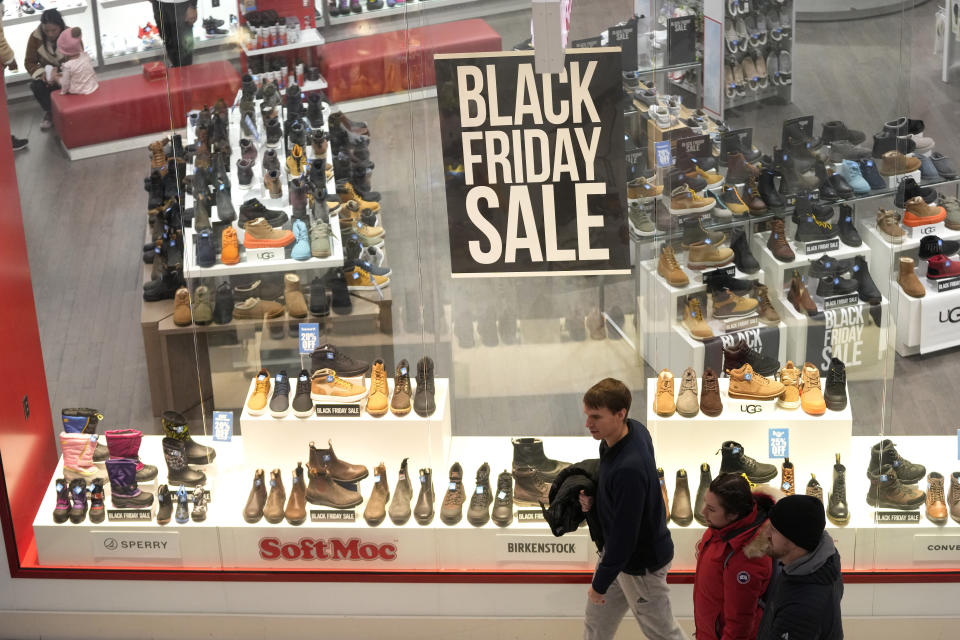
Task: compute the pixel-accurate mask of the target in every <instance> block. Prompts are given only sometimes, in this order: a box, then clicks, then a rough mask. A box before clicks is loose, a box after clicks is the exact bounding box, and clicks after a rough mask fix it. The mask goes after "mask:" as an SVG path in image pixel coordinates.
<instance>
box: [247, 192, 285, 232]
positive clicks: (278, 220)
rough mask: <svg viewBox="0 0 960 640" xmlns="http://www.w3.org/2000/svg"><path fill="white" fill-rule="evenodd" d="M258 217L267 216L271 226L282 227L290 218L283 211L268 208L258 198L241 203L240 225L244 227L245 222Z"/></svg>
mask: <svg viewBox="0 0 960 640" xmlns="http://www.w3.org/2000/svg"><path fill="white" fill-rule="evenodd" d="M257 218H266V220H267V222H269V223H270V226H271V227H275V228H276V227H282V226H283V225H284V224H286V223H287V220H289V218H288V217H287V214H286V213H284V212H283V211H277V210H274V209H267V208H266V207H265V206H263V205H262V204H261V203H260V201H259V200H257V199H256V198H250V199H249V200H246V201H245V202H244V203H243V204H242V205H240V220H239V222H238V225H239V226H240V227H241V228H242V227H243V225H244V224H246V223H247V222H250V221H252V220H256V219H257Z"/></svg>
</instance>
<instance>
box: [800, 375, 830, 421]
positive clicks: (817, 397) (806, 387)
mask: <svg viewBox="0 0 960 640" xmlns="http://www.w3.org/2000/svg"><path fill="white" fill-rule="evenodd" d="M800 406H801V407H802V408H803V411H804V413H808V414H810V415H811V416H822V415H823V413H824V412H825V411H826V410H827V404H826V402H825V401H824V399H823V390H821V389H820V370H819V369H817V368H816V367H815V366H814V365H812V364H810V363H809V362H805V363H803V370H802V371H801V372H800Z"/></svg>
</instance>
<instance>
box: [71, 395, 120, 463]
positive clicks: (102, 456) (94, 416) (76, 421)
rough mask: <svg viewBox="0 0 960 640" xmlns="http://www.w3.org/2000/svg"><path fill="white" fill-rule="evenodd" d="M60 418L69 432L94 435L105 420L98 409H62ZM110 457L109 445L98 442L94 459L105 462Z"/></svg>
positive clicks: (94, 451)
mask: <svg viewBox="0 0 960 640" xmlns="http://www.w3.org/2000/svg"><path fill="white" fill-rule="evenodd" d="M60 420H61V421H62V422H63V430H64V431H65V432H67V433H85V434H87V435H94V434H96V433H97V427H98V426H99V425H100V421H101V420H103V414H101V413H100V412H99V411H97V410H96V409H87V408H82V409H62V410H61V411H60ZM109 457H110V452H109V451H108V450H107V446H106V445H104V444H99V442H98V443H97V447H96V449H94V450H93V461H94V462H104V461H105V460H106V459H107V458H109Z"/></svg>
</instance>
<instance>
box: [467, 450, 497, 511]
mask: <svg viewBox="0 0 960 640" xmlns="http://www.w3.org/2000/svg"><path fill="white" fill-rule="evenodd" d="M491 502H493V491H491V490H490V465H489V464H487V463H486V462H484V463H483V464H482V465H481V466H480V468H479V469H477V488H476V490H475V491H474V492H473V494H472V495H471V496H470V506H469V507H468V508H467V522H469V523H470V524H472V525H473V526H475V527H482V526H483V525H485V524H487V521H489V520H490V503H491Z"/></svg>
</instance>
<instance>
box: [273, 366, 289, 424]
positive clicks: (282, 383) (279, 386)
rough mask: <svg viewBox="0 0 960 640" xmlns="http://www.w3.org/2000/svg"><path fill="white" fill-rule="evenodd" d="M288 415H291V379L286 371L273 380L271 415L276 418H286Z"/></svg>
mask: <svg viewBox="0 0 960 640" xmlns="http://www.w3.org/2000/svg"><path fill="white" fill-rule="evenodd" d="M288 413H290V379H289V378H288V377H287V372H286V371H280V373H278V374H277V377H276V378H274V380H273V397H271V398H270V415H271V416H273V417H274V418H285V417H286V416H287V414H288Z"/></svg>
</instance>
